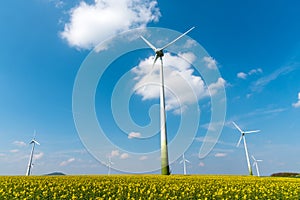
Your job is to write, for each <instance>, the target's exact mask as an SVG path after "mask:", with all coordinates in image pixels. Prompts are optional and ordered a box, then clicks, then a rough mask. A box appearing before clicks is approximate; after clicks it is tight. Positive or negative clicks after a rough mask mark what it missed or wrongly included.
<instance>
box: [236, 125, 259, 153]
mask: <svg viewBox="0 0 300 200" xmlns="http://www.w3.org/2000/svg"><path fill="white" fill-rule="evenodd" d="M232 123H233V125H234V126H235V127H236V129H238V130H239V132H240V133H241V136H240V139H239V141H238V143H237V145H236V146H237V147H238V146H240V143H241V141H242V139H243V137H245V135H246V134H249V133H257V132H260V130H254V131H243V130H242V129H241V128H240V127H239V126H238V125H237V124H236V123H235V122H232Z"/></svg>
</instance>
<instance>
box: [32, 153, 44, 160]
mask: <svg viewBox="0 0 300 200" xmlns="http://www.w3.org/2000/svg"><path fill="white" fill-rule="evenodd" d="M43 156H44V153H43V152H40V153H37V154H34V155H33V159H35V160H39V159H41V158H42V157H43Z"/></svg>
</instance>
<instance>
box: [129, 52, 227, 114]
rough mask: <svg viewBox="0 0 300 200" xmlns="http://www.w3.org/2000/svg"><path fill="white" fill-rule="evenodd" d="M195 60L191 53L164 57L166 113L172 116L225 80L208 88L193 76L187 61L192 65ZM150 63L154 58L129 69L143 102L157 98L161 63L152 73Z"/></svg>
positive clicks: (214, 90)
mask: <svg viewBox="0 0 300 200" xmlns="http://www.w3.org/2000/svg"><path fill="white" fill-rule="evenodd" d="M182 58H185V59H182ZM195 59H196V56H195V55H194V54H193V53H191V52H189V53H184V54H179V55H178V56H175V55H174V56H173V55H171V54H170V53H165V55H164V63H165V64H164V80H165V88H166V90H165V91H166V93H165V97H166V110H171V111H173V113H174V114H180V113H181V112H184V110H185V109H186V108H187V106H188V105H190V104H193V103H196V102H198V100H200V99H203V98H205V97H209V96H210V95H214V94H216V93H217V92H218V90H219V89H220V88H221V87H224V85H225V83H226V81H225V80H224V79H222V78H219V79H218V80H217V82H215V83H212V84H211V85H209V86H208V87H207V86H206V85H205V83H204V81H203V80H202V78H201V77H200V76H196V75H193V73H194V69H193V68H192V66H191V64H190V63H188V62H187V61H186V60H189V62H191V63H193V61H195ZM153 60H154V56H150V57H149V58H146V59H145V60H142V61H141V62H140V63H139V64H138V66H136V67H134V68H133V69H132V70H131V71H132V73H133V74H134V75H135V78H134V80H135V81H136V84H135V86H134V90H135V93H136V94H138V95H140V96H142V100H149V99H156V98H159V88H160V87H159V86H160V78H159V73H160V72H159V65H160V63H159V62H157V64H155V66H154V68H153V71H152V67H151V66H152V63H153Z"/></svg>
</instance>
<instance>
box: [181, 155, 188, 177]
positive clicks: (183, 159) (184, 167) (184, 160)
mask: <svg viewBox="0 0 300 200" xmlns="http://www.w3.org/2000/svg"><path fill="white" fill-rule="evenodd" d="M186 162H188V163H191V162H190V161H189V160H187V159H186V158H185V157H184V154H182V160H181V161H180V162H179V163H180V164H181V163H183V174H184V175H186Z"/></svg>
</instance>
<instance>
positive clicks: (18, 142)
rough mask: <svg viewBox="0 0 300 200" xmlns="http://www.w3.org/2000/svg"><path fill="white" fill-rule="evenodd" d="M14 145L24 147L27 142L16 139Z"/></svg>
mask: <svg viewBox="0 0 300 200" xmlns="http://www.w3.org/2000/svg"><path fill="white" fill-rule="evenodd" d="M13 144H14V145H16V146H18V147H24V146H26V143H25V142H23V141H14V142H13Z"/></svg>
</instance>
